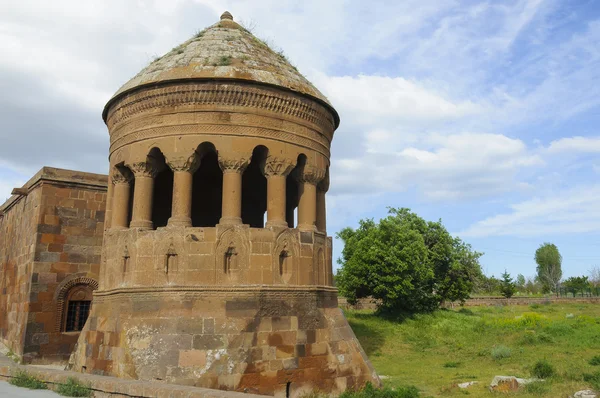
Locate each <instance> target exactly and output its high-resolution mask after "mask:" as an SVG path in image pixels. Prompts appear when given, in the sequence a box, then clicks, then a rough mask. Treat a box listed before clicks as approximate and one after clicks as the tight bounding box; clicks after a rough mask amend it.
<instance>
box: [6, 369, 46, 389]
mask: <svg viewBox="0 0 600 398" xmlns="http://www.w3.org/2000/svg"><path fill="white" fill-rule="evenodd" d="M9 383H10V384H12V385H13V386H17V387H25V388H29V389H31V390H46V389H47V388H48V386H47V385H46V383H44V382H43V381H41V380H40V379H38V378H37V377H35V376H33V375H30V374H29V373H27V372H25V371H23V370H19V371H18V372H17V374H16V375H15V376H14V377H13V378H12V379H10V382H9Z"/></svg>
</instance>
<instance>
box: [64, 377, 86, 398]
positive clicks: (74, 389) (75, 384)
mask: <svg viewBox="0 0 600 398" xmlns="http://www.w3.org/2000/svg"><path fill="white" fill-rule="evenodd" d="M56 392H57V393H59V394H60V395H64V396H65V397H91V396H92V390H91V388H90V387H89V386H86V385H84V384H82V383H81V382H80V381H79V380H77V379H76V378H74V377H69V378H68V379H67V382H66V383H64V384H59V385H58V388H57V389H56Z"/></svg>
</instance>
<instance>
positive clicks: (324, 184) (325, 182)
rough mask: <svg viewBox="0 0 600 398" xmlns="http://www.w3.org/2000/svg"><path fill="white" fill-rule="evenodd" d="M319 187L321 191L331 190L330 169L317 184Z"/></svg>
mask: <svg viewBox="0 0 600 398" xmlns="http://www.w3.org/2000/svg"><path fill="white" fill-rule="evenodd" d="M317 189H318V190H319V191H321V192H327V191H329V169H328V170H327V171H326V172H325V177H323V179H322V180H321V182H319V184H318V185H317Z"/></svg>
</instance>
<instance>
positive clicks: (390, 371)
mask: <svg viewBox="0 0 600 398" xmlns="http://www.w3.org/2000/svg"><path fill="white" fill-rule="evenodd" d="M346 316H347V318H348V321H349V322H350V325H351V326H352V329H353V330H354V332H355V333H356V336H357V337H358V339H359V340H360V342H361V344H362V346H363V348H364V349H365V351H366V352H367V354H368V355H369V357H370V358H371V362H372V363H373V365H374V366H375V369H376V370H377V372H378V373H379V374H380V375H384V376H387V378H385V379H384V384H386V385H388V386H391V387H397V386H406V385H414V386H416V387H417V388H418V389H419V390H420V391H421V396H423V397H430V396H431V397H446V396H450V397H452V396H464V395H469V396H472V397H491V396H497V394H494V393H491V392H489V391H488V389H487V388H488V385H489V383H490V382H491V380H492V378H493V377H494V376H496V375H504V376H509V375H510V376H517V377H526V378H527V377H531V375H532V369H533V366H534V364H535V363H536V362H537V361H539V360H547V361H548V362H549V363H550V364H551V365H552V366H553V367H554V369H555V371H556V372H555V373H556V374H555V376H553V377H551V378H549V379H548V380H547V381H546V382H544V383H538V384H535V385H534V386H532V387H531V388H529V389H528V390H522V391H519V392H518V393H515V394H514V395H515V396H523V397H528V396H531V397H534V396H546V397H557V398H558V397H568V396H570V395H572V394H573V393H574V392H576V391H579V390H582V389H586V388H591V387H593V386H594V385H595V386H596V388H598V387H600V361H598V365H596V366H594V365H591V364H590V361H592V358H593V357H594V356H596V355H600V305H595V304H579V303H573V304H547V305H532V306H506V307H472V308H468V309H467V308H465V309H459V310H440V311H437V312H435V313H433V314H427V315H416V316H413V317H408V318H405V319H399V320H391V319H383V318H381V317H378V316H376V315H375V314H373V313H372V312H370V311H347V312H346ZM599 359H600V358H599ZM592 362H593V363H594V361H592ZM585 374H588V375H587V376H586V377H585V380H588V381H585V380H584V375H585ZM594 379H595V383H594ZM472 380H477V381H479V384H477V385H474V386H471V387H470V388H469V389H468V390H466V391H465V390H460V389H459V388H458V387H457V386H456V385H457V384H458V383H462V382H467V381H472Z"/></svg>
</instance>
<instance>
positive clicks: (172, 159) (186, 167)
mask: <svg viewBox="0 0 600 398" xmlns="http://www.w3.org/2000/svg"><path fill="white" fill-rule="evenodd" d="M166 163H167V166H169V168H170V169H171V170H172V171H174V172H175V171H187V172H190V173H193V172H195V171H196V170H197V169H198V167H200V157H199V156H198V154H197V153H196V152H194V153H193V154H192V155H190V156H185V155H174V156H169V158H168V159H166Z"/></svg>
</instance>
